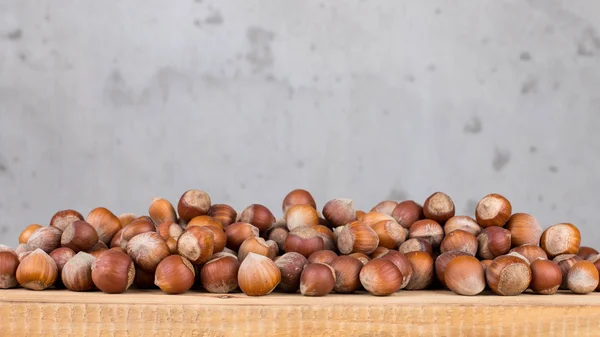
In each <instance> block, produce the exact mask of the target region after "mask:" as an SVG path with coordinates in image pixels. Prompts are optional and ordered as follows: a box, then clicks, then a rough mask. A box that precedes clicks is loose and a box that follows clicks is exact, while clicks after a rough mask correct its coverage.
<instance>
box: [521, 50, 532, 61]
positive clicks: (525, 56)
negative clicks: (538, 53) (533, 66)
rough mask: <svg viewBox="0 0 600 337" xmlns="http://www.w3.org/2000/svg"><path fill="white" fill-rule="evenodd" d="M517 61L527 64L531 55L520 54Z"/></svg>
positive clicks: (527, 53)
mask: <svg viewBox="0 0 600 337" xmlns="http://www.w3.org/2000/svg"><path fill="white" fill-rule="evenodd" d="M519 60H521V61H523V62H527V61H530V60H531V54H529V52H526V51H524V52H521V55H519Z"/></svg>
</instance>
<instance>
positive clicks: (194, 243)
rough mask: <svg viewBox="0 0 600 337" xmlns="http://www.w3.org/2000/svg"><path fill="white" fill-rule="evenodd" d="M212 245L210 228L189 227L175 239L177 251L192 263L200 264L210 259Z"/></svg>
mask: <svg viewBox="0 0 600 337" xmlns="http://www.w3.org/2000/svg"><path fill="white" fill-rule="evenodd" d="M214 245H215V239H214V234H213V232H212V231H211V230H210V229H208V228H206V227H191V228H188V229H187V230H186V231H185V232H184V233H183V234H181V236H180V237H179V239H178V240H177V252H178V253H179V255H181V256H183V257H185V258H186V259H188V260H189V261H190V262H191V263H192V264H193V265H201V264H203V263H206V262H208V260H210V257H211V255H212V254H213V249H214Z"/></svg>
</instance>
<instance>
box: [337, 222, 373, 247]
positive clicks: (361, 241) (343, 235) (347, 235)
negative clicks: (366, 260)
mask: <svg viewBox="0 0 600 337" xmlns="http://www.w3.org/2000/svg"><path fill="white" fill-rule="evenodd" d="M337 244H338V249H339V251H340V253H342V254H350V253H364V254H371V253H372V252H374V251H375V249H377V247H378V246H379V237H378V236H377V233H375V231H374V230H373V229H372V228H371V227H370V226H367V225H365V224H363V223H361V222H358V221H356V222H352V223H350V224H347V225H346V226H344V228H343V229H342V231H341V232H340V233H339V235H338V239H337Z"/></svg>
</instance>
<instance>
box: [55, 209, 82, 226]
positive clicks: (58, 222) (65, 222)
mask: <svg viewBox="0 0 600 337" xmlns="http://www.w3.org/2000/svg"><path fill="white" fill-rule="evenodd" d="M77 220H83V215H81V213H79V212H77V211H75V210H72V209H66V210H64V211H58V212H56V213H55V214H54V216H52V219H50V226H54V227H56V228H58V229H60V230H61V231H64V230H65V229H66V228H67V227H68V226H69V225H70V224H72V223H73V222H75V221H77Z"/></svg>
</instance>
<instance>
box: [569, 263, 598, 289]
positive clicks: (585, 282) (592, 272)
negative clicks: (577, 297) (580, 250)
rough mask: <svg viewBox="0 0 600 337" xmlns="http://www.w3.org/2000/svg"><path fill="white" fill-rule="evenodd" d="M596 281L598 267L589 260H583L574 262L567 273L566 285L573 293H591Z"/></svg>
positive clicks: (595, 286)
mask: <svg viewBox="0 0 600 337" xmlns="http://www.w3.org/2000/svg"><path fill="white" fill-rule="evenodd" d="M598 283H599V275H598V269H596V266H595V265H594V264H593V263H592V262H590V261H586V260H583V261H579V262H577V263H575V264H574V265H573V266H572V267H571V269H569V273H568V274H567V285H568V287H569V290H571V291H572V292H573V293H575V294H587V293H591V292H592V291H594V290H595V289H596V288H597V287H598Z"/></svg>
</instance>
